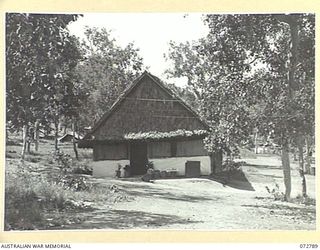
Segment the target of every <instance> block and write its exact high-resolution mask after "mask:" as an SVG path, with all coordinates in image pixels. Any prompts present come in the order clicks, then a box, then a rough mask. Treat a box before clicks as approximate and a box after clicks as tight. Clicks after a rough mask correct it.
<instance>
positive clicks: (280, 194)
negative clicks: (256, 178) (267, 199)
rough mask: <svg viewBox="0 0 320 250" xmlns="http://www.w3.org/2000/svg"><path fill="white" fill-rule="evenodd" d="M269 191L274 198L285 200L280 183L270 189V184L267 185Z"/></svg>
mask: <svg viewBox="0 0 320 250" xmlns="http://www.w3.org/2000/svg"><path fill="white" fill-rule="evenodd" d="M266 189H267V192H268V193H269V194H271V195H272V196H273V199H274V200H275V201H279V200H281V201H284V200H285V195H284V193H283V192H281V191H280V188H279V185H278V184H277V183H276V184H275V187H274V188H272V189H270V188H269V187H268V186H266Z"/></svg>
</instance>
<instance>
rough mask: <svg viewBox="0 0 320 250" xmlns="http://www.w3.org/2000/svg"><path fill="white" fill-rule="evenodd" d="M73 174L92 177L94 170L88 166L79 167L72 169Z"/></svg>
mask: <svg viewBox="0 0 320 250" xmlns="http://www.w3.org/2000/svg"><path fill="white" fill-rule="evenodd" d="M72 173H73V174H87V175H92V168H91V167H89V166H87V165H78V166H77V167H75V168H73V169H72Z"/></svg>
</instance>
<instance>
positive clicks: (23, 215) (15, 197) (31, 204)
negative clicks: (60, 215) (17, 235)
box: [5, 165, 68, 230]
mask: <svg viewBox="0 0 320 250" xmlns="http://www.w3.org/2000/svg"><path fill="white" fill-rule="evenodd" d="M24 168H25V165H21V166H19V172H17V173H14V174H6V187H5V229H6V230H32V229H37V228H43V225H44V223H46V222H45V220H44V215H43V212H44V211H51V210H59V211H61V210H63V209H65V208H66V206H67V200H68V196H67V193H66V191H65V190H64V189H63V188H62V187H60V186H58V185H56V184H55V183H51V182H48V181H47V180H46V179H45V178H43V177H41V176H34V175H32V174H30V173H28V172H27V171H24ZM17 184H18V185H17Z"/></svg>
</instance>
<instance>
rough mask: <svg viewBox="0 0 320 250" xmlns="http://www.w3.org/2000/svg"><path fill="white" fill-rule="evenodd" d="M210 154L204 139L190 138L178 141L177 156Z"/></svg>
mask: <svg viewBox="0 0 320 250" xmlns="http://www.w3.org/2000/svg"><path fill="white" fill-rule="evenodd" d="M200 155H208V152H207V151H206V150H205V148H204V143H203V141H202V140H188V141H178V142H177V153H176V156H200Z"/></svg>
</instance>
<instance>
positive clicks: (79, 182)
mask: <svg viewBox="0 0 320 250" xmlns="http://www.w3.org/2000/svg"><path fill="white" fill-rule="evenodd" d="M57 184H58V185H60V186H62V187H63V188H65V189H69V190H72V191H87V190H89V189H90V188H91V185H90V184H89V183H88V182H87V180H86V178H85V177H82V176H73V175H61V176H60V178H59V179H58V181H57Z"/></svg>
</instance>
